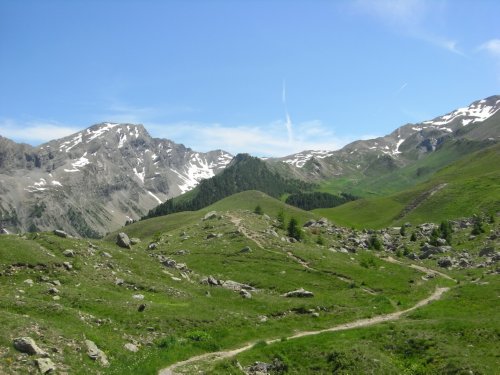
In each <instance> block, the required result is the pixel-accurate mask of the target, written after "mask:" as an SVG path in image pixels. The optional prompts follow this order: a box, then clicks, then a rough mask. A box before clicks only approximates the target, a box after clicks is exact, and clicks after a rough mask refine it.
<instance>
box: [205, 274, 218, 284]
mask: <svg viewBox="0 0 500 375" xmlns="http://www.w3.org/2000/svg"><path fill="white" fill-rule="evenodd" d="M207 282H208V285H219V281H218V280H217V279H216V278H215V277H213V276H212V275H210V276H208V278H207Z"/></svg>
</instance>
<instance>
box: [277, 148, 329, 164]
mask: <svg viewBox="0 0 500 375" xmlns="http://www.w3.org/2000/svg"><path fill="white" fill-rule="evenodd" d="M332 155H333V153H332V151H325V150H320V151H304V152H300V153H298V154H294V155H291V156H289V158H288V159H284V160H282V162H283V163H287V164H290V165H293V166H294V167H297V168H302V167H303V166H304V165H305V164H306V163H307V162H308V161H309V160H310V159H312V158H317V159H324V158H327V157H329V156H332Z"/></svg>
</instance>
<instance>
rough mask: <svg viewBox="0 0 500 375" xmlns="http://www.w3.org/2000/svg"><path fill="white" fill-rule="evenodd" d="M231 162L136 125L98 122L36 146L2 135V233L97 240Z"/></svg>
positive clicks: (223, 155) (219, 153) (227, 157)
mask: <svg viewBox="0 0 500 375" xmlns="http://www.w3.org/2000/svg"><path fill="white" fill-rule="evenodd" d="M231 159H232V155H230V154H228V153H227V152H224V151H221V150H217V151H210V152H206V153H202V152H196V151H193V150H191V149H189V148H186V147H184V146H183V145H181V144H176V143H174V142H172V141H170V140H167V139H157V138H152V137H151V136H150V135H149V134H148V132H147V131H146V129H145V128H144V127H143V126H142V125H133V124H116V123H101V124H96V125H94V126H91V127H90V128H88V129H85V130H82V131H79V132H77V133H75V134H73V135H70V136H68V137H64V138H61V139H56V140H53V141H50V142H47V143H45V144H42V145H40V146H38V147H32V146H29V145H25V144H18V143H16V142H13V141H11V140H9V139H6V138H3V137H1V136H0V191H1V192H2V200H1V201H0V217H1V220H0V228H6V229H7V230H9V231H10V232H14V233H15V232H20V231H23V232H24V231H28V229H30V230H37V231H49V230H52V229H53V228H57V229H59V230H61V231H64V232H66V233H67V234H68V235H72V236H76V235H78V236H81V237H100V236H102V235H104V234H105V233H108V232H111V231H113V230H116V229H118V228H120V227H121V226H123V225H124V224H125V223H132V222H134V221H136V220H137V219H139V218H141V217H142V216H144V215H145V214H147V212H148V211H149V210H150V209H152V208H154V207H156V206H157V205H158V204H160V203H162V202H164V201H166V200H167V199H169V198H172V197H175V196H178V195H180V194H182V193H184V192H186V191H188V190H191V189H192V188H194V187H195V186H196V185H197V184H198V183H199V182H200V181H201V180H203V179H206V178H210V177H212V176H214V175H215V174H217V173H219V172H221V171H222V170H223V169H224V168H225V167H226V166H227V165H228V164H229V162H230V161H231ZM79 202H85V207H82V205H81V204H79ZM61 213H62V214H61Z"/></svg>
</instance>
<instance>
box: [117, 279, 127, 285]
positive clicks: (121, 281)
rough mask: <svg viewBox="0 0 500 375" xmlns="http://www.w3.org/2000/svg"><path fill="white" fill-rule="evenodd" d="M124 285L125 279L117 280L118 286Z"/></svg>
mask: <svg viewBox="0 0 500 375" xmlns="http://www.w3.org/2000/svg"><path fill="white" fill-rule="evenodd" d="M124 283H125V280H123V279H116V280H115V284H116V285H123V284H124Z"/></svg>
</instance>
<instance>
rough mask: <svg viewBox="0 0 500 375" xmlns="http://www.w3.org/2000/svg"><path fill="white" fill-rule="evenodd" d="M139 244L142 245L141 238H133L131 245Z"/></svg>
mask: <svg viewBox="0 0 500 375" xmlns="http://www.w3.org/2000/svg"><path fill="white" fill-rule="evenodd" d="M138 243H141V239H140V238H135V237H133V238H131V239H130V244H131V245H137V244H138Z"/></svg>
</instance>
